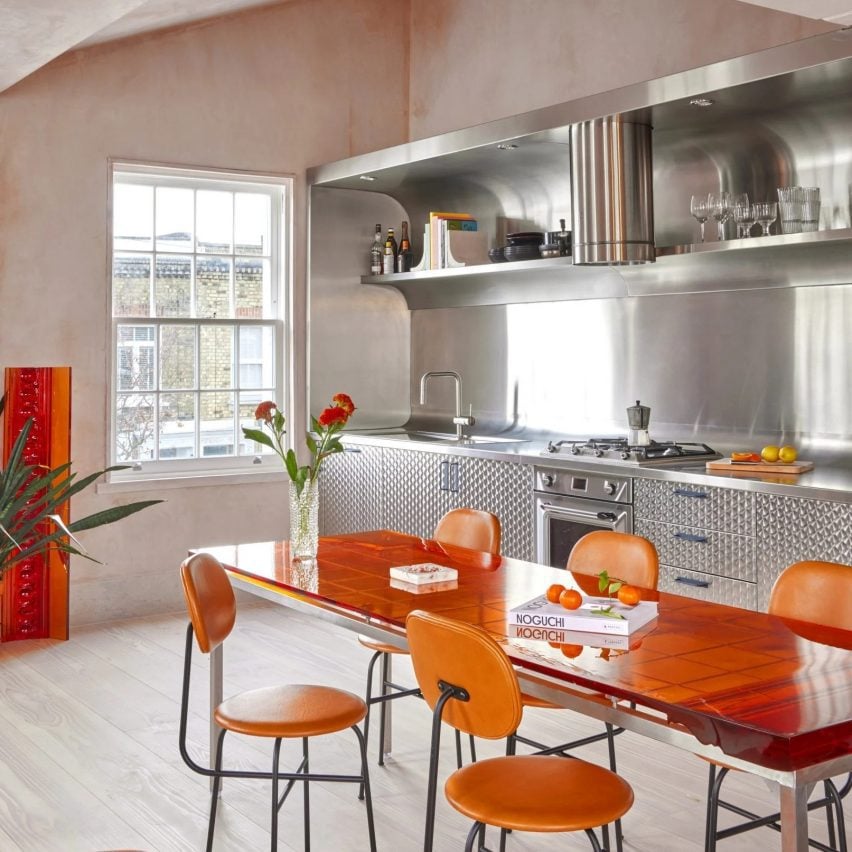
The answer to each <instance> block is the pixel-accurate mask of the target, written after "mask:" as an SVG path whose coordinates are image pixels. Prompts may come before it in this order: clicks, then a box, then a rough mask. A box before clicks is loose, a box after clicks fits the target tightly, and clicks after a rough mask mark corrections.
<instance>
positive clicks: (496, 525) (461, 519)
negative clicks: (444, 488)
mask: <svg viewBox="0 0 852 852" xmlns="http://www.w3.org/2000/svg"><path fill="white" fill-rule="evenodd" d="M500 537H501V528H500V519H499V518H498V517H497V516H496V515H494V514H492V513H491V512H485V511H482V510H481V509H469V508H462V509H451V510H450V511H449V512H447V514H446V515H444V517H443V518H441V520H440V521H438V525H437V526H436V527H435V532H434V535H433V538H434V540H435V541H437V542H440V543H442V544H451V545H454V546H456V547H466V548H468V549H469V550H479V551H482V552H483V553H493V554H495V555H496V554H499V553H500ZM358 641H359V642H360V643H361V644H362V645H363V646H364V647H365V648H369V650H371V651H373V652H374V653H373V656H372V658H371V659H370V663H369V665H368V666H367V692H366V698H365V700H366V702H367V718H366V719H365V721H364V737H365V739H367V740H369V735H370V708H371V707H372V706H373V705H374V704H379V705H380V715H379V766H384V763H385V705H386V704H387V702H388V701H392V700H394V699H396V698H405V697H406V696H408V695H420V690H419V689H408V688H407V687H404V686H400V685H399V684H396V683H393V682H392V681H391V680H390V679H389V675H388V669H389V667H390V658H391V654H407V653H408V651H406V650H404V649H402V648H397V647H396V645H390V644H387V643H385V642H380V641H378V640H376V639H370V638H369V637H368V636H359V637H358ZM378 660H381V686H380V689H379V694H378V695H376V696H374V695H373V670H374V668H375V666H376V662H377V661H378ZM456 748H457V753H458V763H459V766H461V741H460V739H457V740H456ZM471 753H473V742H472V741H471Z"/></svg>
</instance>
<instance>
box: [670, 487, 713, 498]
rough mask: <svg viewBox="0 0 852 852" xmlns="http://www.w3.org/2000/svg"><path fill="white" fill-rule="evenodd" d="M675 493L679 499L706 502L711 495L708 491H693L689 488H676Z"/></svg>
mask: <svg viewBox="0 0 852 852" xmlns="http://www.w3.org/2000/svg"><path fill="white" fill-rule="evenodd" d="M674 493H675V494H676V495H677V496H678V497H697V498H698V499H700V500H706V499H707V498H708V497H709V496H710V495H709V494H708V493H707V492H706V491H692V490H690V489H689V488H675V490H674Z"/></svg>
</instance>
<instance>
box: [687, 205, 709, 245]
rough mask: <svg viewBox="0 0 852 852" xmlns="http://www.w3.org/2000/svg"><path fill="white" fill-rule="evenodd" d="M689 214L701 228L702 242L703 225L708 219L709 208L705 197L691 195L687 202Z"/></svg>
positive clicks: (702, 238)
mask: <svg viewBox="0 0 852 852" xmlns="http://www.w3.org/2000/svg"><path fill="white" fill-rule="evenodd" d="M689 212H690V213H691V214H692V215H693V216H694V217H695V219H696V220H697V221H698V224H699V225H700V226H701V242H702V243H703V242H704V223H705V222H706V221H707V220H708V219H709V218H710V207H709V205H708V204H707V196H706V195H693V196H692V198H691V199H690V202H689Z"/></svg>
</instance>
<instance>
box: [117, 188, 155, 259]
mask: <svg viewBox="0 0 852 852" xmlns="http://www.w3.org/2000/svg"><path fill="white" fill-rule="evenodd" d="M153 238H154V188H153V187H152V186H138V185H136V184H129V183H116V184H115V186H114V187H113V193H112V247H113V251H126V250H128V249H131V250H132V249H138V250H140V251H146V250H148V251H150V250H151V248H152V247H153Z"/></svg>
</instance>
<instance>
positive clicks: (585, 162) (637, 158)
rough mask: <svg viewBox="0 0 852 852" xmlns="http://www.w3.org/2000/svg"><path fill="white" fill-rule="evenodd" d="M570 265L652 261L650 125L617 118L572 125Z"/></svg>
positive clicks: (652, 204) (599, 119)
mask: <svg viewBox="0 0 852 852" xmlns="http://www.w3.org/2000/svg"><path fill="white" fill-rule="evenodd" d="M571 195H572V202H571V203H572V210H573V224H572V229H573V232H574V233H573V235H572V237H573V252H574V263H582V264H595V263H600V264H621V263H647V262H649V261H654V260H656V255H655V252H654V188H653V170H652V166H651V127H650V126H649V125H647V124H635V123H633V122H629V121H624V120H622V119H621V118H619V117H618V116H610V117H608V118H596V119H594V120H593V121H584V122H582V123H581V124H574V125H572V127H571Z"/></svg>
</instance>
